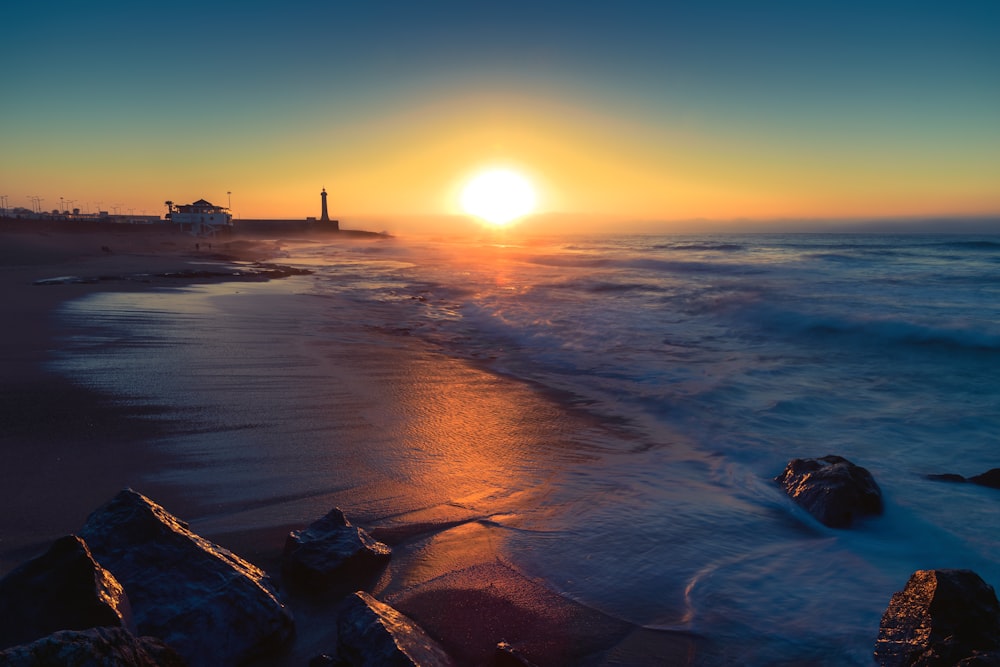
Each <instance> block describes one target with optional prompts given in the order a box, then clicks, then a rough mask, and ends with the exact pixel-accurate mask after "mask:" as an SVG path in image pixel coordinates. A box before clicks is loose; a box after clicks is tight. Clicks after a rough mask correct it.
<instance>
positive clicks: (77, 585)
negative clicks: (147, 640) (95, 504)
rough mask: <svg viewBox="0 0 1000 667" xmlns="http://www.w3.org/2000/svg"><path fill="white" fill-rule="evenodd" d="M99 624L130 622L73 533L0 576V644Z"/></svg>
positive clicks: (110, 579) (119, 595)
mask: <svg viewBox="0 0 1000 667" xmlns="http://www.w3.org/2000/svg"><path fill="white" fill-rule="evenodd" d="M100 626H120V627H126V628H129V629H132V628H134V626H133V625H132V612H131V609H130V607H129V601H128V598H127V597H126V596H125V592H124V590H123V589H122V586H121V584H120V583H118V580H116V579H115V578H114V576H113V575H112V574H111V573H110V572H108V571H107V570H105V569H104V568H103V567H101V566H100V565H98V564H97V562H96V561H94V558H93V556H92V555H91V553H90V550H89V549H88V548H87V545H86V543H85V542H84V541H83V540H82V539H80V538H79V537H76V536H75V535H67V536H66V537H61V538H59V539H58V540H56V541H55V542H53V543H52V546H50V547H49V549H48V551H46V552H45V553H44V554H42V555H41V556H38V557H37V558H34V559H32V560H30V561H28V562H26V563H24V564H23V565H20V566H19V567H17V568H15V569H13V570H11V571H10V572H9V573H8V574H7V576H5V577H4V578H3V579H0V649H4V648H8V647H10V646H16V645H18V644H27V643H29V642H33V641H35V640H36V639H41V638H42V637H45V636H46V635H49V634H52V633H53V632H56V631H58V630H86V629H87V628H95V627H100Z"/></svg>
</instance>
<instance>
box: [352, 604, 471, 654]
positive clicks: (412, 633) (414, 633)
mask: <svg viewBox="0 0 1000 667" xmlns="http://www.w3.org/2000/svg"><path fill="white" fill-rule="evenodd" d="M337 658H338V659H339V660H341V661H342V663H343V664H347V665H352V666H353V667H369V666H370V667H379V666H382V665H385V666H386V667H451V666H452V665H454V662H453V661H452V659H451V658H450V657H449V656H448V654H447V653H445V651H444V649H443V648H441V647H440V646H439V645H438V643H437V642H435V641H434V640H433V639H431V638H430V637H429V636H428V635H427V633H426V632H424V631H423V629H421V628H420V626H418V625H417V624H416V623H414V622H413V621H412V620H410V619H409V618H407V617H406V616H404V615H403V614H401V613H399V612H398V611H396V610H395V609H393V608H392V607H390V606H389V605H387V604H384V603H382V602H379V601H378V600H376V599H375V598H373V597H372V596H371V595H369V594H368V593H365V592H363V591H358V592H357V593H355V594H354V595H352V596H350V598H348V600H347V603H346V605H345V607H344V608H343V610H342V611H341V612H340V615H339V616H338V617H337Z"/></svg>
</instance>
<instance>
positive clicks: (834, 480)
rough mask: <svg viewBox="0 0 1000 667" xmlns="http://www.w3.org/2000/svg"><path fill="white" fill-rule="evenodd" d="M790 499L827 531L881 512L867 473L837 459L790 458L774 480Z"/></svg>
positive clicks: (875, 487)
mask: <svg viewBox="0 0 1000 667" xmlns="http://www.w3.org/2000/svg"><path fill="white" fill-rule="evenodd" d="M775 481H776V482H778V484H780V485H781V487H782V488H783V489H784V490H785V493H787V494H788V495H789V496H791V498H792V500H794V501H795V502H796V503H797V504H799V505H800V506H801V507H803V508H804V509H805V510H807V511H808V512H809V513H810V514H812V515H813V516H814V517H816V518H817V519H819V521H820V522H822V523H823V524H825V525H827V526H830V527H831V528H846V527H847V526H849V525H850V524H851V522H852V521H853V520H854V518H855V517H858V516H863V515H868V514H881V513H882V491H881V490H880V489H879V488H878V484H876V483H875V480H874V479H873V478H872V476H871V473H870V472H868V471H867V470H865V469H864V468H862V467H860V466H856V465H854V464H853V463H851V462H850V461H848V460H847V459H845V458H843V457H841V456H824V457H822V458H819V459H792V460H791V461H789V462H788V465H787V466H786V467H785V471H784V472H783V473H782V474H781V475H779V476H778V477H775Z"/></svg>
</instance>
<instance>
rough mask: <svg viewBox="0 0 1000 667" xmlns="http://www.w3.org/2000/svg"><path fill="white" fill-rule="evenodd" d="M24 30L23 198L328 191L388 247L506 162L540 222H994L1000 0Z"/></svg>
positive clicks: (15, 59)
mask: <svg viewBox="0 0 1000 667" xmlns="http://www.w3.org/2000/svg"><path fill="white" fill-rule="evenodd" d="M2 25H3V31H2V37H0V85H2V88H0V100H2V103H0V121H2V122H0V155H2V160H0V195H5V196H6V199H5V200H4V201H6V202H7V203H8V205H9V206H24V207H27V208H31V206H32V200H31V197H40V198H41V199H42V207H43V208H44V209H46V210H51V209H53V208H59V207H60V205H61V204H62V205H63V207H64V208H70V207H73V208H81V209H82V210H83V211H85V212H87V211H96V210H98V207H100V209H103V210H112V208H116V209H118V210H119V211H121V212H127V211H132V212H134V213H137V214H138V213H149V214H162V213H165V212H166V207H165V206H164V204H163V203H164V201H166V200H171V201H174V202H175V203H189V202H192V201H194V200H197V199H201V198H205V199H208V200H209V201H212V202H213V203H216V204H221V205H227V204H230V203H231V206H232V210H233V213H234V215H235V216H236V217H237V218H302V217H306V216H318V215H319V213H320V211H319V205H320V198H319V192H320V190H321V189H322V188H326V190H327V191H328V192H329V203H330V212H331V215H332V216H334V217H338V218H340V219H341V221H342V226H343V227H348V228H350V227H352V226H353V227H363V226H366V225H367V226H369V227H371V226H377V227H378V229H379V230H381V229H388V230H390V231H391V230H394V229H405V228H407V227H419V226H421V225H427V226H433V225H436V224H437V225H446V224H447V220H448V219H449V218H448V217H447V216H452V215H456V214H461V213H462V211H461V209H460V207H459V204H458V202H459V196H460V193H461V190H462V187H463V184H464V183H465V182H467V180H468V179H469V178H470V177H471V176H472V175H473V174H474V173H476V172H477V171H480V170H482V169H484V168H488V167H496V166H500V167H504V168H508V169H513V170H516V171H518V172H520V173H522V174H524V175H525V176H526V177H527V178H528V179H530V181H531V182H532V183H533V184H534V187H535V189H536V195H537V206H538V212H539V213H540V214H541V215H540V216H539V217H538V219H537V223H535V224H538V225H539V226H540V227H544V226H545V225H551V226H553V228H554V227H556V226H558V225H560V224H562V225H567V224H571V225H573V226H574V227H576V228H579V229H581V230H584V231H585V230H587V229H589V228H590V227H591V226H593V227H595V228H596V227H601V228H615V229H623V230H624V229H662V230H664V231H669V230H671V229H673V228H680V226H683V225H682V223H684V224H687V225H688V226H689V227H690V225H691V224H696V225H697V224H704V225H706V228H707V227H710V226H711V224H712V223H713V222H719V221H736V222H740V221H754V220H757V221H760V220H785V221H795V222H797V223H800V224H803V225H806V226H809V225H811V224H820V222H821V221H828V220H840V219H874V218H883V217H890V218H894V217H916V218H939V217H954V216H996V215H998V214H1000V39H997V37H996V36H997V34H998V33H1000V2H995V1H994V0H968V1H963V0H956V1H954V2H923V1H921V0H911V1H908V2H886V1H879V0H870V1H866V2H856V1H854V0H836V1H827V0H815V1H810V2H799V1H795V2H784V1H778V0H775V1H769V0H758V1H755V2H747V1H738V2H722V1H713V0H708V1H705V2H697V3H695V2H683V3H682V2H672V1H670V0H659V1H636V0H619V1H616V2H608V1H604V2H592V1H590V0H577V1H575V2H543V1H541V0H534V1H522V0H508V1H505V2H497V1H482V2H470V1H468V0H465V1H462V2H458V1H454V2H453V1H451V0H440V1H436V0H424V1H423V2H413V1H412V0H406V1H403V0H400V1H385V0H372V1H365V2H358V1H357V0H355V1H352V2H342V1H339V0H333V1H326V2H306V1H302V0H286V1H284V2H282V3H277V2H273V1H271V2H258V1H256V0H244V1H243V2H240V3H234V2H216V1H214V0H199V1H198V2H188V1H187V0H180V1H177V2H170V3H164V2H148V3H147V2H134V1H130V2H100V1H96V2H89V3H88V2H82V1H79V0H76V1H73V2H69V1H52V0H16V1H15V3H14V5H13V6H9V7H7V8H5V10H4V12H3V23H2ZM68 202H73V203H72V204H71V205H70V204H68ZM568 221H569V222H568ZM352 222H354V223H356V224H353V225H352V224H351V223H352ZM525 224H527V223H525Z"/></svg>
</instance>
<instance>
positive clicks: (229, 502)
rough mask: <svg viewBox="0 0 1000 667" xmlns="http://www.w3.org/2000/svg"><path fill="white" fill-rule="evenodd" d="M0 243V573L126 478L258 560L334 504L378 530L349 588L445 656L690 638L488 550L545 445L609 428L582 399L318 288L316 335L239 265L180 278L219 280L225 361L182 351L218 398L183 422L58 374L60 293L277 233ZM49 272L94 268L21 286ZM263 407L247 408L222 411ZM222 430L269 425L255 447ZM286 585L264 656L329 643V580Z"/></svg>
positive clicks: (586, 660)
mask: <svg viewBox="0 0 1000 667" xmlns="http://www.w3.org/2000/svg"><path fill="white" fill-rule="evenodd" d="M2 243H3V245H2V247H0V292H2V295H3V302H4V304H5V305H6V311H7V316H8V318H9V322H10V325H9V326H7V327H5V328H4V329H3V334H2V335H3V343H4V344H3V345H2V346H0V350H2V352H0V354H2V356H3V359H2V363H3V368H4V372H3V374H2V379H0V392H2V398H3V401H4V405H5V409H4V411H3V413H2V417H0V419H2V422H3V423H2V428H0V447H2V448H3V456H4V460H5V464H4V466H2V468H0V506H3V507H4V511H3V512H2V514H0V574H2V573H4V572H6V571H8V570H10V569H11V568H12V567H14V566H15V565H16V564H18V563H19V562H21V561H23V560H24V559H26V558H29V557H31V556H32V555H34V554H36V553H38V552H39V551H40V550H42V549H44V548H45V547H46V546H47V544H48V543H49V542H50V541H51V540H52V539H55V538H57V537H59V536H61V535H64V534H67V533H71V532H74V531H75V530H77V529H78V528H79V526H80V525H81V524H82V523H83V521H84V519H85V518H86V516H87V514H88V513H89V512H90V511H91V510H92V509H94V508H95V507H97V506H98V505H100V504H101V503H102V502H104V501H105V500H107V499H108V498H110V497H111V496H112V495H113V494H114V493H115V492H116V491H118V490H119V489H121V488H124V487H128V486H130V487H133V488H135V489H137V490H139V491H141V492H142V493H144V494H146V495H147V496H149V497H151V498H153V499H154V500H156V501H157V502H159V503H160V504H162V505H163V506H164V507H166V508H167V509H168V510H170V511H172V512H173V513H175V514H176V515H178V516H179V517H181V518H183V519H185V520H187V521H189V522H190V523H191V525H192V528H193V529H194V530H196V531H197V532H199V533H201V534H203V535H205V536H206V537H208V538H209V539H213V540H215V541H217V542H219V543H220V544H222V545H223V546H226V547H228V548H230V549H232V550H233V551H234V552H236V553H238V554H240V555H242V556H244V557H245V558H247V559H248V560H250V561H252V562H255V563H256V564H258V565H260V566H261V567H263V568H264V569H266V570H268V571H270V572H274V573H275V575H276V576H277V575H278V573H277V569H278V568H277V564H278V562H279V559H280V554H281V550H282V547H283V544H284V538H285V535H287V532H288V530H290V529H293V528H301V527H304V526H305V525H306V524H308V523H310V522H311V521H313V520H315V519H316V518H318V517H319V516H321V515H322V514H324V513H325V512H326V511H328V510H329V509H330V508H331V507H334V506H338V507H341V508H342V509H344V511H345V512H347V514H348V516H349V517H350V518H351V519H352V520H353V521H354V522H355V523H357V524H358V525H361V526H363V527H365V528H366V529H368V530H369V531H370V532H371V533H372V534H373V535H374V536H375V537H376V538H378V539H381V540H383V541H385V542H387V543H389V544H390V545H391V546H392V547H393V549H394V554H393V558H392V561H391V563H390V565H389V566H388V568H387V569H386V570H385V571H384V572H383V573H382V574H381V575H379V576H378V577H377V578H376V579H374V580H373V581H370V582H367V588H368V590H370V591H371V592H372V593H373V594H374V595H375V596H376V597H377V598H379V599H381V600H383V601H386V602H388V603H390V604H392V605H393V606H395V607H396V608H398V609H399V610H400V611H403V612H404V613H406V614H408V615H410V616H411V617H412V618H414V619H415V620H416V621H417V622H418V623H421V624H422V625H423V626H424V627H425V629H426V630H427V631H428V632H429V633H430V634H431V635H432V636H433V637H435V638H436V639H438V640H439V641H440V642H441V643H442V645H443V646H444V647H445V648H446V649H447V650H448V651H449V652H450V653H451V654H452V655H453V656H454V657H455V658H456V659H457V660H459V661H460V663H461V664H469V665H481V664H490V661H491V659H492V655H493V651H494V647H495V646H496V644H497V642H499V641H507V642H509V643H511V644H512V645H513V646H515V647H516V648H518V649H519V650H521V651H522V652H523V653H524V654H525V655H526V656H528V657H529V658H530V659H531V660H533V661H534V662H536V663H537V664H542V665H570V664H574V665H576V664H585V665H586V664H591V665H602V664H622V665H627V664H654V663H661V662H663V661H667V662H670V663H671V664H683V663H685V662H690V661H693V660H694V656H695V655H696V654H699V653H701V652H702V649H703V648H704V647H705V642H704V641H703V640H701V639H698V638H695V637H692V636H690V635H686V634H683V633H671V632H665V631H649V630H643V629H642V628H637V627H634V626H632V625H630V624H628V623H625V622H623V621H620V620H617V619H614V618H612V617H609V616H607V615H605V614H603V613H601V612H599V611H596V610H593V609H590V608H588V607H585V606H583V605H580V604H578V603H576V602H574V601H572V600H570V599H568V598H566V597H564V596H561V595H559V594H558V593H557V592H556V591H553V590H551V589H550V588H548V587H547V586H546V585H544V583H543V582H539V581H535V580H533V579H531V578H530V577H527V576H525V575H524V574H523V573H521V572H519V571H518V569H517V567H516V566H515V565H514V564H512V563H510V562H509V561H507V560H506V559H505V558H504V555H503V535H504V529H510V528H515V529H516V527H517V523H518V508H519V507H523V506H525V504H530V503H536V502H538V501H539V500H540V499H542V498H545V497H546V496H548V495H549V494H551V493H553V491H554V489H552V488H549V487H548V486H547V485H548V484H549V481H548V480H547V479H546V478H545V473H544V471H545V470H549V469H551V467H552V462H553V461H556V462H558V460H559V458H560V457H568V458H571V457H576V456H581V455H585V453H584V454H581V453H580V452H581V451H583V452H585V451H586V448H585V447H583V448H581V447H580V446H579V443H581V442H583V443H585V442H586V441H587V440H588V439H593V438H602V437H617V436H616V435H615V434H613V433H610V432H607V433H606V432H605V431H604V428H605V427H604V426H602V425H601V424H600V423H598V422H596V421H595V420H593V419H592V418H590V417H588V416H587V415H586V414H584V413H578V412H575V411H574V410H572V409H568V408H566V407H564V406H560V405H559V404H558V403H557V402H555V401H553V400H550V398H549V397H546V396H544V395H542V394H539V393H538V392H537V391H535V390H534V389H533V388H531V387H530V386H527V385H525V384H523V383H519V382H515V381H513V380H510V379H507V378H503V377H498V376H496V375H493V374H490V373H488V372H486V371H484V370H482V369H479V368H476V367H475V366H473V365H470V364H468V363H466V362H462V361H459V360H455V359H451V358H446V357H444V356H442V355H441V354H439V353H437V352H436V351H434V350H433V349H430V348H429V347H427V346H426V345H425V344H422V343H420V342H419V341H416V340H413V339H410V338H408V337H406V336H400V335H389V334H386V333H382V332H372V331H367V330H362V329H360V328H359V327H357V326H356V325H353V326H352V317H351V311H350V308H351V304H350V303H348V302H346V301H344V302H337V303H335V304H331V303H329V302H324V303H323V304H322V305H323V308H324V313H325V319H324V320H323V321H324V322H326V325H325V326H327V327H328V330H327V331H324V332H323V333H324V336H323V337H314V336H312V335H311V334H310V331H309V330H308V326H311V324H310V321H309V320H307V319H303V314H304V313H307V312H308V311H306V310H304V308H305V307H311V306H310V304H309V301H308V299H309V297H302V296H295V295H292V294H291V287H292V286H294V283H293V282H292V280H291V279H290V280H289V281H288V283H287V286H283V285H282V284H281V283H282V282H283V281H281V280H277V281H273V283H272V284H267V285H260V284H257V283H255V284H254V285H253V286H252V287H250V286H249V285H247V286H244V288H243V290H242V291H243V292H245V293H242V294H241V295H240V298H230V297H231V296H232V295H233V294H234V293H236V292H237V291H240V284H239V283H231V282H225V283H223V282H221V281H220V280H219V279H209V280H198V279H189V280H186V281H184V282H183V284H190V283H192V282H193V283H201V284H204V285H205V286H204V287H199V289H202V290H203V294H204V295H205V298H206V299H216V300H215V301H213V304H216V305H215V306H213V307H216V308H218V315H217V316H218V318H219V329H218V332H219V335H220V336H226V337H227V340H228V344H229V346H230V348H231V349H232V350H234V351H235V352H234V354H237V355H238V356H239V359H240V361H239V364H234V362H233V360H232V359H229V360H220V359H217V358H216V359H213V358H207V357H206V358H202V357H193V359H192V364H191V367H190V368H191V369H193V370H189V371H186V372H189V373H190V377H189V378H188V379H189V381H191V382H192V383H193V384H194V385H197V386H198V387H199V391H200V392H202V394H200V395H203V396H218V397H220V400H219V402H220V405H219V406H215V407H212V406H209V407H208V408H206V411H207V412H206V413H207V414H208V415H209V417H208V418H207V420H208V421H207V422H206V423H209V424H210V425H209V426H207V427H206V426H205V424H194V423H190V424H187V425H186V426H185V424H184V423H183V421H184V420H183V415H184V414H185V413H184V411H183V410H180V409H178V408H177V406H169V405H150V404H148V403H143V402H142V401H129V400H122V399H123V397H121V396H112V395H108V394H105V393H103V392H101V391H99V390H95V389H93V388H92V387H83V386H79V385H77V384H72V383H70V382H68V381H67V380H66V379H65V377H63V376H62V375H61V374H59V373H57V372H55V371H54V370H53V369H52V368H51V366H50V362H51V360H52V359H53V357H54V355H55V353H56V352H57V351H58V349H59V346H60V345H62V344H63V343H64V342H65V341H66V340H67V339H68V338H70V337H71V336H72V334H73V331H72V330H67V325H66V324H65V320H64V319H60V318H57V317H55V313H56V312H57V309H58V308H59V307H60V306H61V304H65V303H69V302H72V301H73V300H77V299H80V298H83V297H86V296H88V295H93V294H95V293H100V292H107V291H116V292H127V293H130V294H134V295H136V299H135V300H136V303H143V300H144V299H146V298H149V299H152V298H153V297H154V295H155V296H156V298H166V297H164V296H163V295H164V293H165V291H164V288H170V287H176V286H177V285H178V280H177V279H173V278H143V279H137V278H135V277H136V276H137V275H138V274H145V273H151V274H155V273H166V272H172V271H181V270H190V268H191V267H192V266H199V267H203V266H204V265H205V263H208V264H211V265H216V266H220V267H225V266H228V265H231V263H232V262H234V261H238V260H260V259H265V258H269V257H272V258H273V257H274V256H275V255H278V254H280V252H279V244H276V243H275V242H250V241H246V240H236V241H231V242H218V243H215V244H214V247H213V248H212V249H211V250H208V249H207V248H205V247H204V244H202V245H201V246H200V247H199V248H198V249H195V247H194V241H193V240H191V239H190V238H189V237H183V236H163V235H157V234H143V235H135V234H127V235H114V234H111V235H108V236H106V237H98V236H95V235H73V234H55V233H49V234H45V233H34V234H32V233H23V232H20V233H6V234H3V235H2ZM103 248H107V250H104V249H103ZM278 261H280V259H279V260H278ZM61 276H77V277H81V278H96V277H101V276H104V277H105V278H106V279H103V280H99V281H97V282H92V283H73V284H52V285H38V284H35V283H36V282H37V281H40V280H46V279H50V278H54V277H61ZM126 276H129V277H130V278H128V279H126V278H125V277H126ZM213 290H214V291H213ZM166 293H167V294H169V290H167V291H166ZM219 295H224V296H225V297H226V298H223V299H219V298H218V297H219ZM330 313H336V317H331V316H330ZM265 314H266V317H265ZM307 325H308V326H307ZM193 354H194V353H193ZM206 354H208V353H206ZM234 368H239V369H241V370H240V372H239V373H234V372H233V369H234ZM237 375H238V376H239V377H237ZM221 397H232V398H231V399H228V398H227V400H225V401H223V400H221ZM124 398H127V397H124ZM263 405H266V406H267V408H266V410H265V411H264V412H261V411H260V409H259V406H263ZM264 413H266V414H267V415H270V417H265V416H261V417H259V420H260V421H261V423H260V424H256V423H254V424H250V423H249V422H247V423H243V422H242V421H241V420H250V417H249V416H247V415H249V414H258V415H260V414H264ZM179 415H180V416H179ZM275 415H278V416H280V419H279V417H277V416H275ZM268 419H270V421H268ZM279 422H280V423H279ZM222 423H225V424H226V426H224V427H223V426H219V424H222ZM211 424H215V426H211ZM184 428H192V429H194V428H208V429H215V430H214V431H213V437H212V438H210V439H209V441H210V442H212V443H214V444H213V446H212V447H211V449H210V450H209V449H204V450H200V451H191V450H185V449H184V448H183V447H180V446H177V445H176V442H178V441H179V440H178V439H177V438H172V437H171V435H172V434H176V433H177V432H178V431H180V430H183V429H184ZM241 429H242V430H243V431H244V432H251V431H252V432H253V433H257V434H261V436H260V437H267V438H271V439H272V440H273V439H274V438H278V437H280V438H281V439H282V441H283V445H282V446H281V447H276V448H274V449H273V450H265V449H262V448H261V447H259V446H255V445H254V444H253V442H255V441H253V440H252V439H244V438H243V437H242V436H240V435H239V434H240V432H241ZM570 445H573V446H570ZM568 458H567V460H568ZM543 459H544V465H543V464H541V463H539V462H541V461H542V460H543ZM536 463H537V464H536ZM414 467H416V470H415V471H414V470H413V468H414ZM403 470H406V471H407V475H406V476H405V479H406V481H405V482H403V481H402V479H403V476H402V475H400V474H399V473H400V471H403ZM413 480H419V481H417V482H414V481H413ZM581 557H584V555H581ZM353 587H354V585H353V583H352V584H349V585H347V586H346V588H348V589H350V588H353ZM344 592H348V591H346V590H345V591H338V592H337V593H339V594H342V593H344ZM285 593H286V596H287V601H288V604H289V605H290V606H291V608H292V610H293V612H294V613H295V614H296V618H297V637H296V640H295V643H294V644H293V645H292V646H290V647H288V651H287V652H286V653H283V654H282V655H278V656H268V657H267V658H266V659H264V660H262V662H261V664H289V665H291V664H304V662H306V661H308V659H309V658H311V657H313V656H315V655H318V654H321V653H324V652H331V651H332V650H333V648H334V645H335V644H334V641H335V636H334V635H333V634H332V632H333V630H332V627H333V619H334V618H335V617H336V611H337V596H336V594H332V595H324V596H321V597H316V596H314V595H309V594H306V593H304V592H301V591H286V592H285Z"/></svg>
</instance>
